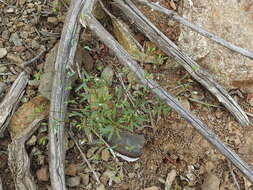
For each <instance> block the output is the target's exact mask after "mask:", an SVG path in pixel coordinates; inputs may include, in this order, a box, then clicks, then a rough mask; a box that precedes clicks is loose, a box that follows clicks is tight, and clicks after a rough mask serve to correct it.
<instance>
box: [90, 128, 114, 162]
mask: <svg viewBox="0 0 253 190" xmlns="http://www.w3.org/2000/svg"><path fill="white" fill-rule="evenodd" d="M91 131H92V132H93V133H94V134H95V135H96V136H97V137H98V138H99V139H100V140H101V141H102V142H103V143H104V144H105V146H106V147H107V148H108V149H109V151H110V152H111V154H112V156H113V157H114V158H115V159H116V161H118V159H117V156H116V154H115V152H114V151H113V149H112V148H111V146H110V145H109V144H108V143H107V142H106V141H105V140H104V139H103V137H101V136H100V135H99V134H98V133H97V132H96V131H95V130H94V129H92V128H91Z"/></svg>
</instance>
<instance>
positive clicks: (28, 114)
mask: <svg viewBox="0 0 253 190" xmlns="http://www.w3.org/2000/svg"><path fill="white" fill-rule="evenodd" d="M48 114H49V101H48V100H47V99H45V98H44V97H42V96H36V97H34V98H33V99H31V100H30V101H29V102H27V103H25V104H23V105H22V106H21V107H19V108H18V110H17V111H16V112H15V113H14V115H13V117H12V118H11V121H10V124H9V126H8V127H9V131H10V133H11V137H12V138H13V137H16V136H18V135H19V134H20V133H21V131H23V130H24V129H26V128H27V127H28V126H29V125H30V124H31V123H32V122H33V121H34V120H35V119H36V118H38V117H40V116H45V117H46V116H47V115H48Z"/></svg>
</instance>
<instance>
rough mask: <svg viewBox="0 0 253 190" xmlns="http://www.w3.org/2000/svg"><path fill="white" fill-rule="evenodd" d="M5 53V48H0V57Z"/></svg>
mask: <svg viewBox="0 0 253 190" xmlns="http://www.w3.org/2000/svg"><path fill="white" fill-rule="evenodd" d="M6 55H7V49H6V48H0V59H1V58H3V57H5V56H6Z"/></svg>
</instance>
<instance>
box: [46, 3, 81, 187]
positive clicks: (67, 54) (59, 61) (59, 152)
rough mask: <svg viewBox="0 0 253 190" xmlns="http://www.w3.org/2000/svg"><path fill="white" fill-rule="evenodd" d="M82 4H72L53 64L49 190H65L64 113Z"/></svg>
mask: <svg viewBox="0 0 253 190" xmlns="http://www.w3.org/2000/svg"><path fill="white" fill-rule="evenodd" d="M83 2H84V0H72V1H71V5H70V8H69V10H68V14H67V17H66V20H65V24H64V27H63V30H62V35H61V40H60V43H59V48H58V52H57V57H56V62H55V75H54V81H53V86H52V94H51V104H50V117H49V157H50V159H49V171H50V179H51V185H52V189H53V190H65V189H66V187H65V174H64V161H65V151H64V121H65V116H66V110H67V104H66V102H67V100H68V95H69V88H68V87H69V85H70V84H71V78H70V77H71V76H70V75H69V72H71V71H70V66H71V64H73V62H74V60H73V57H74V56H73V55H72V54H73V53H75V51H76V47H77V43H78V38H77V36H79V33H78V24H79V23H78V22H77V17H78V14H79V11H80V9H81V7H82V4H83Z"/></svg>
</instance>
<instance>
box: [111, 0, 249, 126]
mask: <svg viewBox="0 0 253 190" xmlns="http://www.w3.org/2000/svg"><path fill="white" fill-rule="evenodd" d="M113 1H114V2H115V5H116V6H117V7H119V8H120V9H121V11H122V12H123V13H125V15H126V16H127V17H128V18H129V19H130V20H131V21H132V23H134V24H135V25H136V26H137V28H138V29H139V30H140V31H141V32H143V33H144V34H145V35H146V36H147V37H148V38H149V39H150V40H151V41H152V42H154V43H155V44H156V45H157V47H159V48H160V49H161V50H162V51H164V52H165V53H166V54H167V55H170V56H171V57H173V58H174V59H175V60H176V61H177V62H178V63H179V64H180V65H182V66H183V67H184V68H185V69H186V70H187V71H188V72H189V73H190V74H191V75H192V77H193V78H195V80H196V81H198V82H199V83H201V84H202V85H203V86H204V87H205V88H206V89H208V90H209V91H210V92H211V93H212V94H213V95H214V96H215V97H216V98H217V99H218V100H219V102H220V103H222V104H223V105H224V106H225V107H226V108H227V109H228V110H229V111H230V113H231V114H232V115H233V116H234V117H235V118H236V119H237V121H238V122H239V123H240V124H241V125H242V126H247V125H249V124H250V122H249V119H248V117H247V115H246V114H245V113H244V111H243V110H242V109H241V107H240V106H239V105H238V104H237V103H236V101H235V100H234V99H233V98H232V97H231V96H230V95H229V94H228V93H227V92H226V91H225V90H224V89H223V88H222V86H220V85H219V84H218V83H217V82H215V81H214V80H213V79H212V77H211V76H210V75H209V74H208V73H207V72H206V71H205V70H203V69H202V68H201V67H200V66H199V65H198V64H197V63H196V62H195V61H193V60H192V59H191V58H190V57H189V56H188V55H186V54H185V53H183V52H182V51H181V50H180V49H179V48H178V47H177V46H176V44H174V43H173V42H172V41H171V40H170V39H168V38H167V37H166V36H165V35H164V34H163V33H162V32H161V31H160V30H159V29H158V28H157V27H156V26H154V24H152V23H151V22H150V21H149V20H148V19H147V18H146V17H145V16H144V15H143V14H142V13H141V12H140V11H139V10H138V9H137V8H136V7H135V5H134V4H133V3H132V2H131V1H130V0H113Z"/></svg>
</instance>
